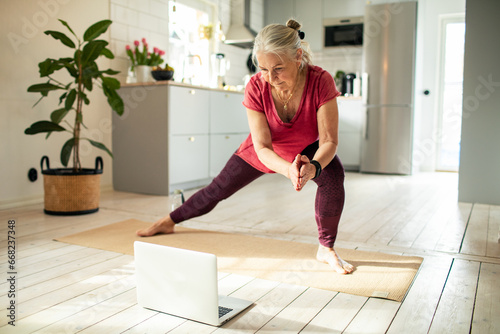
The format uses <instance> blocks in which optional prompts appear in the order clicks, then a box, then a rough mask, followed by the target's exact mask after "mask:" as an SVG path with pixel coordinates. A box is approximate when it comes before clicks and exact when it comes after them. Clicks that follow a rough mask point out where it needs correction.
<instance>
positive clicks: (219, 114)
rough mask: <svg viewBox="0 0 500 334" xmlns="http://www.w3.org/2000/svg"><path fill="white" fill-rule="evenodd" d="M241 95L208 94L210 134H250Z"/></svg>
mask: <svg viewBox="0 0 500 334" xmlns="http://www.w3.org/2000/svg"><path fill="white" fill-rule="evenodd" d="M242 102H243V94H240V93H229V92H227V93H226V92H210V133H241V132H250V129H249V127H248V121H247V113H246V109H245V107H244V106H243V104H242Z"/></svg>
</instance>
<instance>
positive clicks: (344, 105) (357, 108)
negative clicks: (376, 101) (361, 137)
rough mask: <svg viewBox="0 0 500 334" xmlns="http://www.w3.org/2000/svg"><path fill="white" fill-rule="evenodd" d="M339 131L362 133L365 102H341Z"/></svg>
mask: <svg viewBox="0 0 500 334" xmlns="http://www.w3.org/2000/svg"><path fill="white" fill-rule="evenodd" d="M338 106H339V131H340V132H362V130H363V124H364V117H365V115H364V112H363V102H362V101H361V100H340V101H338Z"/></svg>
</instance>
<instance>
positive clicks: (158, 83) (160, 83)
mask: <svg viewBox="0 0 500 334" xmlns="http://www.w3.org/2000/svg"><path fill="white" fill-rule="evenodd" d="M164 85H167V86H178V87H186V88H193V89H206V90H212V91H219V92H233V93H240V94H243V93H244V92H245V91H244V90H241V91H239V90H234V89H223V88H214V87H208V86H200V85H191V84H186V83H182V82H177V81H172V80H164V81H155V82H137V83H121V87H139V86H164ZM337 99H338V100H339V101H353V100H354V101H355V100H361V99H362V97H361V96H357V97H355V96H339V97H338V98H337Z"/></svg>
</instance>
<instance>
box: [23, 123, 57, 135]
mask: <svg viewBox="0 0 500 334" xmlns="http://www.w3.org/2000/svg"><path fill="white" fill-rule="evenodd" d="M65 130H66V129H65V128H63V127H62V126H60V125H59V124H57V123H54V122H50V121H38V122H35V123H33V124H31V126H30V127H29V128H27V129H26V130H24V133H25V134H27V135H34V134H37V133H42V132H52V131H65Z"/></svg>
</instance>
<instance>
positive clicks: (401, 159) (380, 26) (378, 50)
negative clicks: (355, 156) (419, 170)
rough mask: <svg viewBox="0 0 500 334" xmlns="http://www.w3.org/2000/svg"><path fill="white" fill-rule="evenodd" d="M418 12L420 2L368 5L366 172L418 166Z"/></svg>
mask: <svg viewBox="0 0 500 334" xmlns="http://www.w3.org/2000/svg"><path fill="white" fill-rule="evenodd" d="M416 17H417V3H416V2H398V3H393V4H382V5H368V6H366V10H365V17H364V41H363V79H364V80H363V92H362V93H363V95H364V96H363V99H364V104H363V105H364V107H365V110H366V119H365V129H364V140H363V142H362V148H361V151H362V153H361V168H360V170H361V172H370V173H384V174H411V172H412V167H411V166H412V163H411V161H412V136H413V133H412V130H413V91H414V81H415V80H414V77H415V43H416V40H415V37H416Z"/></svg>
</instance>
